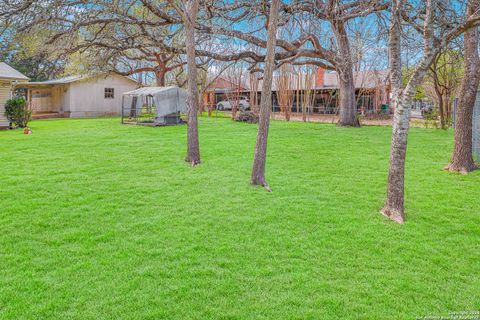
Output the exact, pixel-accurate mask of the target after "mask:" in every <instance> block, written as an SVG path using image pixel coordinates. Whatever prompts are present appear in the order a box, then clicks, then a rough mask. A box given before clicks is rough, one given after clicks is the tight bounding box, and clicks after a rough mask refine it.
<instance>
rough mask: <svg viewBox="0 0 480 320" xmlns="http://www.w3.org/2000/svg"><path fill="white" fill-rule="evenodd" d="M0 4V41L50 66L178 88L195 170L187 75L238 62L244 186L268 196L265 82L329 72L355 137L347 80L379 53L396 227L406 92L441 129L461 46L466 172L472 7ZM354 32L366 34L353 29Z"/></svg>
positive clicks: (194, 96) (459, 157)
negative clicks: (250, 81) (250, 146)
mask: <svg viewBox="0 0 480 320" xmlns="http://www.w3.org/2000/svg"><path fill="white" fill-rule="evenodd" d="M4 2H5V4H4V6H3V7H2V8H0V18H1V21H0V28H1V29H0V32H1V34H0V37H1V38H2V39H4V40H5V39H8V38H9V37H10V38H12V39H14V38H15V37H16V36H19V35H29V36H30V37H32V35H35V40H36V43H38V47H39V48H40V47H41V48H42V50H39V52H42V54H44V55H49V56H53V57H55V58H57V59H59V60H60V61H61V59H62V58H65V57H66V56H67V55H68V56H69V57H70V58H71V57H76V60H75V61H77V62H78V63H79V64H81V63H84V64H86V65H87V68H88V69H98V70H108V71H114V72H117V73H119V74H124V75H133V74H141V73H144V72H149V73H153V74H154V77H155V81H156V84H157V85H159V86H162V85H165V83H166V78H167V77H172V76H173V77H174V78H176V79H177V80H179V81H180V82H182V83H185V84H186V86H187V90H188V101H187V105H188V113H187V119H188V120H187V122H188V131H187V155H186V161H187V162H188V163H190V164H191V165H192V166H195V165H197V164H199V163H200V161H201V156H200V142H199V136H198V111H199V103H200V102H199V100H200V99H199V87H198V78H199V75H198V74H197V73H198V71H199V70H200V71H201V70H202V67H203V68H204V69H203V70H205V68H208V67H212V66H214V67H215V68H219V69H221V67H220V65H221V64H222V63H235V62H241V63H242V64H245V65H246V66H247V68H248V72H249V73H250V74H259V75H260V77H261V79H262V80H263V82H262V95H261V101H260V105H259V108H258V109H259V124H258V133H257V139H256V146H255V153H254V160H253V168H252V175H251V183H252V184H253V185H261V186H263V187H265V188H266V189H267V190H269V191H271V188H270V186H269V185H268V183H267V179H266V177H265V163H266V157H267V142H268V131H269V121H270V111H271V106H272V100H271V92H272V82H273V75H274V72H276V70H279V69H281V67H282V66H284V65H287V64H288V65H298V66H302V65H313V66H318V67H322V68H324V69H327V70H334V71H336V72H337V74H338V79H339V120H338V125H339V126H344V127H359V126H360V123H359V121H358V117H357V115H356V107H357V102H356V99H355V77H354V71H355V70H356V65H358V62H359V60H362V59H363V60H365V59H374V58H375V57H374V56H375V55H382V53H380V52H384V54H383V55H384V56H385V57H384V60H385V61H386V65H388V68H389V83H390V87H391V106H392V107H393V109H394V115H393V130H392V140H391V149H390V162H389V170H388V183H387V197H386V201H385V206H384V207H383V208H382V210H381V212H382V214H384V215H385V216H387V217H388V218H390V219H392V220H394V221H396V222H399V223H403V222H404V220H405V215H404V176H405V159H406V155H407V141H408V132H409V125H410V121H409V120H410V110H411V106H412V103H413V102H414V98H415V95H416V91H417V88H418V87H419V86H420V85H421V84H422V83H424V81H425V79H426V78H431V79H432V83H433V84H432V88H433V89H432V90H433V91H434V92H435V94H436V96H437V97H438V99H439V100H438V104H441V112H445V114H443V116H441V118H442V120H441V121H442V127H443V126H444V123H447V122H448V121H451V120H449V119H448V117H447V116H446V115H447V114H449V112H450V111H449V110H448V103H446V100H445V98H444V97H445V96H447V97H448V98H447V99H450V97H451V95H452V91H451V90H450V89H449V88H451V86H452V80H449V79H447V80H445V77H444V76H442V73H441V72H440V71H439V70H442V69H441V68H442V66H445V65H448V63H447V60H448V59H450V60H451V57H452V52H453V51H452V50H451V49H450V48H451V46H452V45H453V44H454V43H456V42H460V43H461V47H462V49H461V50H460V51H461V53H462V54H461V59H463V63H462V66H463V76H462V80H461V82H459V83H458V84H457V86H459V87H460V89H459V92H460V93H459V101H458V107H457V114H456V117H455V119H456V123H455V128H456V129H455V144H454V150H453V155H452V160H451V162H450V163H449V164H448V166H447V169H448V170H449V171H454V172H461V173H468V172H470V171H472V170H474V169H476V164H475V162H474V160H473V157H472V116H473V107H474V103H475V98H476V93H477V90H478V82H479V80H480V79H479V77H480V72H479V71H480V70H479V68H480V59H479V56H478V41H479V34H478V30H477V29H478V25H479V24H480V0H456V1H450V0H421V1H416V0H321V1H319V0H292V1H285V0H268V1H267V0H237V1H224V0H164V1H160V0H113V1H112V0H75V1H72V0H55V1H49V0H26V1H25V0H4ZM364 22H366V23H365V24H363V25H368V26H369V27H368V32H367V30H365V29H362V28H361V26H362V23H364ZM4 42H6V41H4ZM362 46H364V47H365V46H367V47H370V48H371V47H374V48H376V49H378V50H377V51H375V50H374V51H373V52H377V53H376V54H375V53H373V54H370V55H369V57H366V54H365V50H363V48H364V47H362ZM382 50H383V51H382ZM412 52H413V53H414V54H413V55H410V54H409V53H412ZM457 52H458V51H457ZM457 58H458V56H457ZM40 59H41V57H40ZM454 59H455V58H454ZM450 60H449V61H450ZM56 61H58V60H56ZM87 62H88V63H87ZM40 64H41V63H39V65H40ZM444 68H445V67H444ZM406 69H408V73H407V74H406V73H405V70H406ZM444 70H445V69H444ZM182 77H183V79H179V78H182ZM442 79H443V80H442ZM447 82H448V85H447ZM449 90H450V91H449ZM445 105H447V106H445Z"/></svg>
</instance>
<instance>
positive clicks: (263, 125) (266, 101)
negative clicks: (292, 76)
mask: <svg viewBox="0 0 480 320" xmlns="http://www.w3.org/2000/svg"><path fill="white" fill-rule="evenodd" d="M279 7H280V3H279V0H272V1H271V6H270V13H269V16H268V38H267V52H266V56H265V71H264V74H263V84H262V96H261V100H260V115H259V122H258V134H257V143H256V146H255V156H254V159H253V169H252V178H251V183H252V184H253V185H261V186H263V187H265V188H266V189H267V190H268V191H272V190H271V189H270V187H269V186H268V184H267V181H266V180H265V162H266V158H267V140H268V128H269V125H270V110H271V109H272V80H273V69H274V67H275V46H276V35H277V22H278V10H279Z"/></svg>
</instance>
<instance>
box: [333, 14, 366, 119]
mask: <svg viewBox="0 0 480 320" xmlns="http://www.w3.org/2000/svg"><path fill="white" fill-rule="evenodd" d="M333 30H334V33H335V38H336V40H337V46H338V55H337V60H338V61H337V62H336V65H337V68H336V69H337V72H338V77H339V89H340V112H339V114H340V118H339V120H338V125H339V126H345V127H359V126H360V122H359V121H358V118H357V102H356V100H355V80H354V77H353V62H352V54H351V50H350V42H349V40H348V35H347V32H346V30H345V24H344V22H342V21H336V22H334V23H333Z"/></svg>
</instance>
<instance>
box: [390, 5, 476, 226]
mask: <svg viewBox="0 0 480 320" xmlns="http://www.w3.org/2000/svg"><path fill="white" fill-rule="evenodd" d="M472 1H475V2H477V1H478V0H469V2H470V4H471V3H472ZM445 4H446V3H444V2H440V1H439V0H426V1H425V3H421V4H420V7H419V8H418V11H415V10H413V9H412V8H413V6H412V4H411V3H407V0H393V1H392V5H391V15H390V29H389V59H390V82H391V85H392V104H393V107H394V108H395V113H394V118H393V132H392V142H391V149H390V165H389V171H388V185H387V199H386V201H385V206H384V207H383V208H382V210H381V213H382V214H383V215H385V216H386V217H388V218H390V219H392V220H393V221H395V222H398V223H403V222H404V221H405V214H404V212H405V209H404V197H405V192H404V189H405V188H404V184H405V158H406V153H407V138H408V130H409V118H410V108H411V105H412V102H413V98H414V95H415V89H416V87H417V86H418V85H420V83H421V82H422V81H423V79H424V77H425V74H426V73H427V71H428V69H429V68H430V66H431V64H432V63H433V60H434V59H435V57H436V56H437V55H438V54H439V53H440V51H441V49H442V48H444V47H445V46H446V44H447V43H449V42H450V41H452V40H453V39H455V38H457V37H458V36H459V35H461V34H462V33H464V32H465V31H467V30H469V29H470V28H473V27H476V26H477V25H478V23H479V20H480V12H479V11H475V14H472V15H469V16H467V17H466V18H465V19H463V21H462V19H461V18H460V17H456V21H455V24H452V22H451V20H450V19H451V18H452V17H451V16H449V15H451V14H452V13H454V12H455V10H454V9H452V7H450V8H448V7H444V5H445ZM407 6H408V8H409V10H408V12H407V10H406V9H407ZM448 18H450V19H448ZM402 19H403V20H406V21H407V22H408V23H410V24H411V25H412V26H413V27H414V28H415V30H417V31H418V32H419V34H420V35H421V36H422V39H423V55H422V57H421V59H420V61H419V63H418V64H417V66H416V68H415V69H414V71H413V72H412V74H411V75H410V76H409V78H408V79H407V83H406V85H405V87H402V51H401V37H402ZM417 19H418V20H417ZM416 20H417V21H416ZM419 21H420V22H419Z"/></svg>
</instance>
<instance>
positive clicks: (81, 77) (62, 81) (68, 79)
mask: <svg viewBox="0 0 480 320" xmlns="http://www.w3.org/2000/svg"><path fill="white" fill-rule="evenodd" d="M101 75H104V74H96V75H73V76H68V77H63V78H59V79H53V80H47V81H33V82H28V83H25V85H28V86H35V85H55V84H67V83H72V82H77V81H81V80H86V79H90V78H93V77H96V76H101ZM122 77H125V78H126V79H128V80H130V81H133V82H135V83H137V81H136V80H134V79H132V78H130V77H127V76H122Z"/></svg>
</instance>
